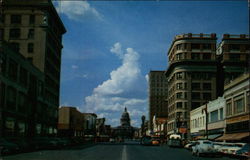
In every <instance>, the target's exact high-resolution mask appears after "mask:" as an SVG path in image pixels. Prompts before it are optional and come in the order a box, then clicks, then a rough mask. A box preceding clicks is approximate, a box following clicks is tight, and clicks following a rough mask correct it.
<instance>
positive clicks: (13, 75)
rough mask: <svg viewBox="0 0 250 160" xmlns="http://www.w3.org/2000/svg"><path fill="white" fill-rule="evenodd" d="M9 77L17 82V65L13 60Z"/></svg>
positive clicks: (10, 64)
mask: <svg viewBox="0 0 250 160" xmlns="http://www.w3.org/2000/svg"><path fill="white" fill-rule="evenodd" d="M8 75H9V77H10V79H12V80H17V63H16V62H15V61H13V60H10V61H9V74H8Z"/></svg>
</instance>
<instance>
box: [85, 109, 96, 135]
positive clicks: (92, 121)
mask: <svg viewBox="0 0 250 160" xmlns="http://www.w3.org/2000/svg"><path fill="white" fill-rule="evenodd" d="M82 114H83V116H84V133H85V135H92V136H95V135H96V118H97V115H96V114H95V113H82Z"/></svg>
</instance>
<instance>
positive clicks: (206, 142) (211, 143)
mask: <svg viewBox="0 0 250 160" xmlns="http://www.w3.org/2000/svg"><path fill="white" fill-rule="evenodd" d="M203 143H204V144H212V143H211V142H203Z"/></svg>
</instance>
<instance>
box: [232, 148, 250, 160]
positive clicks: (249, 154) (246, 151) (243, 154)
mask: <svg viewBox="0 0 250 160" xmlns="http://www.w3.org/2000/svg"><path fill="white" fill-rule="evenodd" d="M235 156H237V157H240V158H245V159H248V158H250V145H249V144H246V145H244V146H243V147H242V148H241V149H239V150H237V151H236V153H235Z"/></svg>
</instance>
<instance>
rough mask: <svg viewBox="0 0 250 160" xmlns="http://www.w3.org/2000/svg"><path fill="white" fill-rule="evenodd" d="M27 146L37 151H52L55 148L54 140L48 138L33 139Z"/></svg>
mask: <svg viewBox="0 0 250 160" xmlns="http://www.w3.org/2000/svg"><path fill="white" fill-rule="evenodd" d="M29 145H30V146H31V147H33V148H34V149H35V150H37V149H54V148H56V147H57V142H56V140H53V139H52V138H48V137H35V138H32V139H30V140H29Z"/></svg>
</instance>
